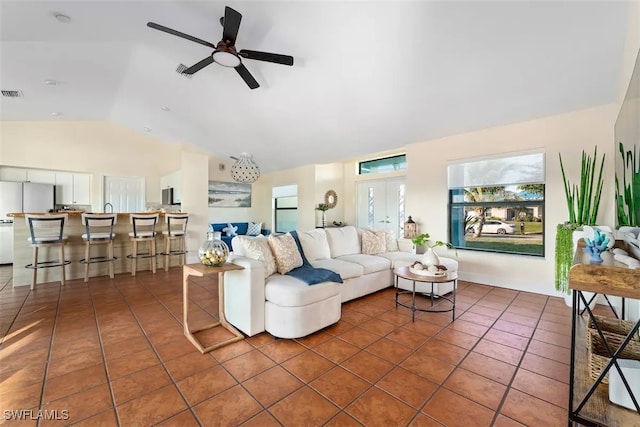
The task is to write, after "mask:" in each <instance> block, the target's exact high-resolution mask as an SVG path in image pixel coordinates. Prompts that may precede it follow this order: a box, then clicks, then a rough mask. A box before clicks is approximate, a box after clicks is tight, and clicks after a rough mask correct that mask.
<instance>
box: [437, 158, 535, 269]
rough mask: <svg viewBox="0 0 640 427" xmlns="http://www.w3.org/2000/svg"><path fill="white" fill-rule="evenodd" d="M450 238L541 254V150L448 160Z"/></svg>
mask: <svg viewBox="0 0 640 427" xmlns="http://www.w3.org/2000/svg"><path fill="white" fill-rule="evenodd" d="M449 219H450V225H449V227H450V241H451V243H452V244H453V245H454V246H455V247H456V248H459V249H471V250H480V251H488V252H507V253H514V254H523V255H537V256H544V154H542V153H534V154H523V155H514V156H508V157H501V158H495V159H488V160H479V161H473V162H460V163H456V164H452V165H449Z"/></svg>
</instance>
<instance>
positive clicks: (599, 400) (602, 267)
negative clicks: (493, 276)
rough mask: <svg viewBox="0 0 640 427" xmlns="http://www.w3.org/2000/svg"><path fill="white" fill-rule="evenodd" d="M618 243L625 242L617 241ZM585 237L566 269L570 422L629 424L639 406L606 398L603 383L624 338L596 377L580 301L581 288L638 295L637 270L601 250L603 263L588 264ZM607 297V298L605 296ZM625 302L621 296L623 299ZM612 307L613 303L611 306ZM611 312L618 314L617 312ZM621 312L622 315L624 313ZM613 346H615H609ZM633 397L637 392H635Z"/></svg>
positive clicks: (639, 414) (639, 418) (635, 421)
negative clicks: (591, 371) (569, 302)
mask: <svg viewBox="0 0 640 427" xmlns="http://www.w3.org/2000/svg"><path fill="white" fill-rule="evenodd" d="M616 246H617V247H623V246H624V243H623V242H620V241H617V242H616ZM583 248H584V241H583V240H581V241H580V242H579V244H578V248H577V249H576V254H575V257H574V259H573V266H572V267H571V270H570V273H569V287H570V288H571V289H572V290H573V316H572V328H571V366H570V378H569V411H568V414H569V420H568V421H569V426H571V425H573V423H574V422H576V423H579V424H581V425H586V426H632V425H639V424H640V408H638V410H636V411H633V410H629V409H626V408H624V407H622V406H618V405H615V404H613V403H611V402H610V401H609V389H608V385H607V384H604V383H602V380H603V378H604V375H605V374H606V373H607V372H610V371H613V370H616V369H617V366H616V365H617V360H618V357H619V356H618V355H619V354H620V352H621V351H622V348H624V346H625V345H626V342H623V343H622V345H621V346H620V348H619V349H618V350H617V351H614V354H613V357H611V358H610V362H609V365H608V366H606V367H605V369H604V370H603V372H602V374H601V375H600V377H599V378H598V379H597V380H595V381H594V380H593V379H591V377H590V375H589V363H588V358H587V347H586V328H587V327H588V322H589V321H591V319H593V313H592V312H591V309H590V308H588V305H587V304H585V305H586V307H587V308H586V309H585V310H586V311H587V313H588V316H586V317H585V316H582V310H580V304H579V302H580V301H582V302H583V303H586V302H587V301H586V298H585V297H584V295H583V291H584V292H594V293H596V294H601V295H605V296H606V295H609V296H616V297H621V298H623V299H624V298H631V299H640V270H634V269H630V268H627V266H626V265H625V264H622V263H619V262H617V261H615V260H614V259H613V254H611V253H610V252H606V253H603V254H602V258H603V259H604V262H603V263H602V264H590V263H589V255H588V254H586V253H584V251H583ZM607 301H608V300H607ZM622 303H623V304H624V300H623V302H622ZM611 308H612V310H613V307H611ZM614 314H615V315H616V317H617V313H615V311H614ZM623 316H624V315H623ZM639 326H640V320H639V321H638V322H637V323H636V324H635V327H634V328H633V329H632V330H631V331H630V332H629V334H628V335H627V341H628V340H629V339H630V337H631V336H632V335H633V334H634V333H635V332H636V331H637V329H638V327H639ZM612 350H614V349H612ZM634 397H635V398H636V401H638V399H640V396H634Z"/></svg>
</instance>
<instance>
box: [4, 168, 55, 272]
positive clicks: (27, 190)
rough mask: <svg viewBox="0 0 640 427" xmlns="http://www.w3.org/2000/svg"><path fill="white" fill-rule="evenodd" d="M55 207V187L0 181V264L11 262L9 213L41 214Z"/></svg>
mask: <svg viewBox="0 0 640 427" xmlns="http://www.w3.org/2000/svg"><path fill="white" fill-rule="evenodd" d="M54 206H55V186H54V185H51V184H35V183H31V182H9V181H0V264H10V263H12V262H13V218H12V217H8V216H7V214H9V213H16V212H30V213H43V212H49V211H50V210H53V209H54Z"/></svg>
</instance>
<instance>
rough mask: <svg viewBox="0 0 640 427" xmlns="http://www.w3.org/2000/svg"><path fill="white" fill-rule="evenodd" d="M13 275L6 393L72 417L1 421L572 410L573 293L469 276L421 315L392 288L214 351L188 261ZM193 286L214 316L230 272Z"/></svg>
mask: <svg viewBox="0 0 640 427" xmlns="http://www.w3.org/2000/svg"><path fill="white" fill-rule="evenodd" d="M0 280H2V285H1V286H0V328H1V331H0V332H1V335H0V336H3V341H2V344H1V345H0V402H1V403H0V406H1V408H2V409H3V411H4V410H14V411H20V410H32V411H33V412H32V413H31V414H29V413H26V414H25V413H23V416H24V415H27V418H31V417H33V418H37V417H36V416H37V411H38V410H47V411H51V412H47V413H45V415H47V414H48V415H57V416H58V418H65V417H66V415H68V417H69V418H68V419H66V420H57V421H56V420H44V419H43V420H41V421H37V420H31V419H28V420H23V421H12V420H7V419H6V418H10V413H7V412H3V418H2V419H0V425H20V426H22V425H41V426H45V425H54V424H58V425H67V424H74V425H88V426H97V425H100V426H110V425H114V426H116V425H121V426H143V425H174V426H190V425H203V426H214V425H240V424H242V425H246V426H248V425H254V426H269V425H274V426H277V425H284V426H301V425H310V426H320V425H328V426H351V425H354V426H355V425H367V426H396V425H397V426H404V425H412V426H437V425H446V426H490V425H494V426H517V425H530V426H541V425H544V426H555V425H558V426H564V425H566V424H567V401H568V385H567V382H568V377H569V365H568V362H569V343H570V310H569V309H568V308H567V307H566V306H565V304H564V302H563V301H562V300H561V299H559V298H552V297H546V296H543V295H537V294H532V293H526V292H518V291H514V290H509V289H502V288H495V287H491V286H483V285H478V284H472V283H467V282H461V283H460V284H459V293H458V298H457V299H458V305H457V311H456V316H457V319H456V320H455V322H451V316H450V314H446V315H444V314H433V313H419V314H418V315H417V316H416V321H415V322H411V316H410V311H409V310H408V309H406V308H402V307H399V308H396V307H395V304H394V302H393V297H394V293H393V290H392V289H387V290H383V291H381V292H378V293H375V294H373V295H369V296H367V297H364V298H361V299H358V300H355V301H351V302H348V303H346V304H344V305H343V308H342V319H341V320H340V322H338V323H337V324H336V325H333V326H331V327H329V328H326V329H324V330H322V331H320V332H317V333H315V334H313V335H311V336H308V337H305V338H302V339H298V340H280V339H275V338H273V337H272V336H270V335H269V334H266V333H263V334H260V335H257V336H254V337H251V338H249V339H246V340H243V341H240V342H238V343H234V344H232V345H229V346H227V347H224V348H221V349H218V350H215V351H213V352H211V353H210V354H205V355H202V354H200V353H199V352H198V351H197V350H196V349H195V348H194V347H193V345H191V344H190V343H189V342H188V341H187V340H186V338H185V337H184V336H183V333H182V323H181V319H182V286H181V269H180V268H173V269H171V270H170V271H169V272H168V273H166V272H164V271H161V270H159V271H158V272H157V273H156V274H151V273H146V272H140V273H138V274H137V275H136V277H131V276H129V275H126V274H122V275H118V276H116V278H115V279H114V280H110V279H108V278H106V277H104V278H103V277H98V278H91V279H90V281H89V283H88V284H85V283H83V282H82V281H81V280H73V281H68V282H67V285H66V286H64V287H61V286H59V283H51V284H45V285H40V286H38V287H37V288H36V289H35V290H34V291H30V290H29V288H28V287H19V288H13V287H12V286H11V283H10V272H7V268H0ZM191 289H192V297H193V301H194V305H195V309H194V311H193V312H192V316H193V317H194V318H195V319H198V320H199V321H202V322H208V321H210V320H211V317H212V316H211V315H210V314H208V312H209V311H213V312H214V313H215V308H216V307H217V306H218V305H217V288H216V283H215V281H214V280H213V279H211V278H206V279H197V280H196V281H194V286H192V287H191ZM214 317H215V316H214ZM223 335H224V333H221V332H220V331H217V330H213V331H211V332H209V333H208V334H205V336H203V337H202V339H203V340H205V341H207V340H209V341H215V340H216V339H220V338H221V337H222V336H223ZM56 411H57V412H56ZM64 411H66V412H64ZM29 415H31V416H29Z"/></svg>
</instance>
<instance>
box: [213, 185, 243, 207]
mask: <svg viewBox="0 0 640 427" xmlns="http://www.w3.org/2000/svg"><path fill="white" fill-rule="evenodd" d="M209 206H210V207H212V208H250V207H251V184H240V183H237V182H222V181H209Z"/></svg>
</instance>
